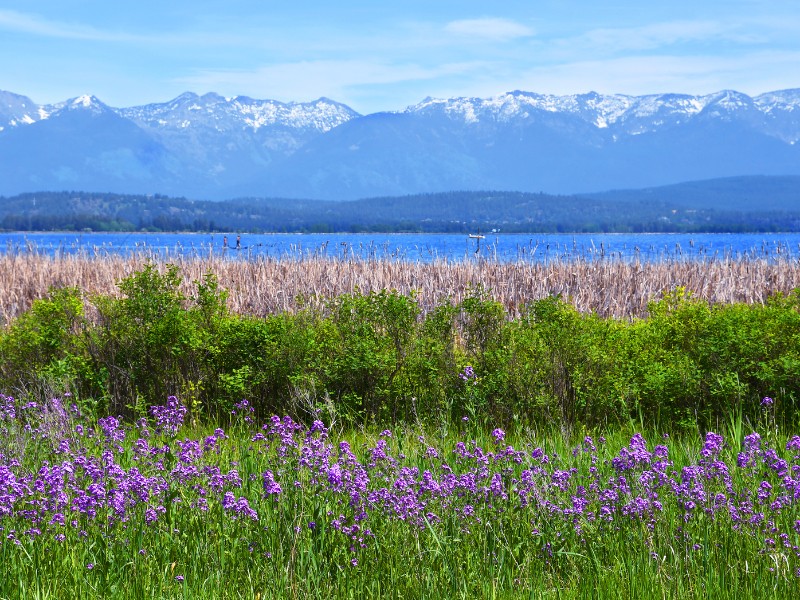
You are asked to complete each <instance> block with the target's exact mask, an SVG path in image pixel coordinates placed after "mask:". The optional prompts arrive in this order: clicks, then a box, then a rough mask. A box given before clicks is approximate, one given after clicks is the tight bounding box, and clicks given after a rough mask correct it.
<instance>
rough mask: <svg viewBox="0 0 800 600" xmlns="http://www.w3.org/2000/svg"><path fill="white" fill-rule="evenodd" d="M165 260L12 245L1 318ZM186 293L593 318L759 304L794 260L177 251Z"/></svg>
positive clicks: (1, 289) (104, 287)
mask: <svg viewBox="0 0 800 600" xmlns="http://www.w3.org/2000/svg"><path fill="white" fill-rule="evenodd" d="M149 262H151V263H156V264H160V265H161V266H164V265H165V264H166V261H165V260H164V259H158V258H155V257H151V256H144V255H134V256H115V255H105V256H90V255H86V254H83V255H62V256H55V257H52V256H45V255H42V254H37V253H12V254H5V255H2V256H0V298H2V301H1V302H0V323H2V324H6V323H8V322H9V321H10V320H11V319H13V318H14V317H16V316H17V315H19V314H20V313H21V312H23V311H25V310H26V309H28V308H29V307H30V305H31V303H32V302H33V300H35V299H37V298H41V297H43V296H45V295H46V293H47V291H48V289H49V288H50V287H51V286H55V287H62V286H74V287H78V288H79V289H81V290H83V291H84V292H85V293H87V294H88V295H92V294H116V293H118V289H117V283H118V282H119V281H120V280H121V279H122V278H124V277H126V276H128V275H130V274H132V273H133V272H135V271H137V270H139V269H141V268H142V267H143V266H144V265H145V264H147V263H149ZM169 262H170V263H172V264H176V265H178V266H179V267H180V269H181V272H182V274H183V277H184V284H183V285H184V286H185V291H186V292H187V293H188V292H189V291H190V289H191V286H192V282H193V281H194V280H199V279H201V278H202V277H203V275H204V274H206V273H214V274H215V275H216V276H217V278H218V279H219V282H220V285H221V286H223V287H224V288H226V289H228V290H229V300H228V302H229V307H230V309H231V310H232V311H233V312H236V313H240V314H251V315H265V314H270V313H275V312H278V311H293V310H296V309H297V307H298V306H299V302H300V300H301V299H302V302H304V303H305V304H306V305H308V304H309V303H311V304H314V303H319V302H322V300H324V299H325V298H330V297H333V296H336V295H339V294H343V293H351V292H353V291H355V290H360V291H362V292H370V291H373V290H374V291H378V290H381V289H396V290H398V291H399V292H401V293H411V292H412V291H414V292H416V294H417V298H418V300H419V302H420V305H421V307H422V308H423V310H427V309H430V308H431V307H433V306H435V305H436V304H437V303H440V302H442V301H443V300H446V299H451V300H452V301H455V302H457V301H459V300H461V299H462V298H463V297H464V295H465V294H466V293H468V290H469V289H470V288H474V287H476V286H479V285H481V286H483V287H484V288H486V289H487V290H489V291H490V293H491V295H492V296H493V297H495V298H496V299H497V300H499V301H501V302H502V303H503V304H504V305H505V306H506V308H507V309H508V311H509V314H511V315H516V314H518V313H519V310H520V308H521V307H522V306H523V305H524V304H525V303H527V302H530V301H532V300H536V299H540V298H543V297H547V296H551V295H560V296H561V297H562V298H564V299H566V300H568V301H569V302H571V303H572V304H573V305H574V306H575V307H576V308H577V309H578V310H580V311H595V312H597V313H598V314H599V315H602V316H614V317H619V318H631V317H638V316H644V315H646V313H647V303H648V302H649V301H650V300H653V299H658V298H660V297H661V296H662V294H663V293H664V292H665V291H671V290H673V289H675V288H676V287H677V286H683V287H685V288H686V289H687V290H689V291H691V292H692V293H693V294H694V295H695V297H697V298H701V299H704V300H707V301H709V302H711V303H731V302H746V303H763V302H764V301H765V300H766V299H767V298H768V297H769V295H771V294H773V293H775V292H784V293H786V292H790V291H791V290H793V289H795V288H798V287H800V261H798V260H796V259H789V258H786V259H777V260H776V259H775V258H770V259H760V258H746V259H733V258H714V259H709V260H705V261H681V260H666V261H662V262H658V263H646V262H625V261H621V260H613V259H607V260H595V261H589V260H571V261H551V262H549V263H547V264H543V263H535V262H523V261H516V262H495V261H464V262H452V261H451V262H448V261H446V260H441V261H436V262H431V263H423V262H400V261H392V260H380V259H376V260H354V259H343V258H321V257H312V258H302V259H300V258H298V259H275V258H259V259H253V260H231V259H225V258H221V257H214V256H208V257H205V258H204V257H198V256H195V257H189V258H186V257H180V256H175V257H173V258H170V259H169Z"/></svg>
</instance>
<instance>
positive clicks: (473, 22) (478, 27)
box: [444, 18, 535, 41]
mask: <svg viewBox="0 0 800 600" xmlns="http://www.w3.org/2000/svg"><path fill="white" fill-rule="evenodd" d="M444 30H445V31H446V32H447V33H450V34H455V35H459V36H467V37H471V38H481V39H485V40H493V41H508V40H515V39H518V38H525V37H530V36H532V35H534V33H535V32H534V30H533V29H531V28H530V27H527V26H525V25H522V24H521V23H517V22H515V21H511V20H509V19H501V18H484V19H464V20H460V21H451V22H449V23H447V24H446V25H445V27H444Z"/></svg>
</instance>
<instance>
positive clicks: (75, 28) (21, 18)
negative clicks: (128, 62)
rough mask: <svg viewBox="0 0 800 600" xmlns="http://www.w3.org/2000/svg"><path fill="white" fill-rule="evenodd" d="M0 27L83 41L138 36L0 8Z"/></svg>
mask: <svg viewBox="0 0 800 600" xmlns="http://www.w3.org/2000/svg"><path fill="white" fill-rule="evenodd" d="M0 29H5V30H7V31H12V32H18V33H28V34H33V35H37V36H42V37H50V38H63V39H71V40H84V41H104V42H109V41H114V42H117V41H133V40H141V37H140V36H135V35H130V34H127V33H124V32H119V31H114V32H109V31H102V30H99V29H95V28H93V27H89V26H87V25H83V24H80V23H62V22H58V21H51V20H48V19H45V18H42V17H40V16H38V15H33V14H27V13H21V12H17V11H13V10H0Z"/></svg>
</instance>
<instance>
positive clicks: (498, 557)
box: [0, 369, 800, 598]
mask: <svg viewBox="0 0 800 600" xmlns="http://www.w3.org/2000/svg"><path fill="white" fill-rule="evenodd" d="M462 375H463V377H462V379H464V380H465V381H469V380H470V379H471V378H472V377H474V373H473V372H471V369H470V370H469V371H468V370H467V369H465V370H464V372H463V373H462ZM761 410H762V418H761V420H760V422H759V423H757V429H758V432H752V433H748V434H745V432H746V431H747V430H746V429H744V423H742V422H741V421H740V422H738V423H737V422H733V421H732V422H731V424H730V427H728V430H726V431H725V432H724V436H723V435H721V434H718V433H714V432H708V433H706V434H705V435H704V436H698V435H697V434H696V433H695V434H688V433H684V434H682V435H680V436H678V437H676V438H675V439H673V438H671V437H670V436H668V435H666V434H664V433H663V432H657V431H649V432H641V431H635V430H634V429H631V428H626V427H624V426H616V427H615V428H614V429H613V430H611V431H608V432H605V437H604V436H603V435H602V432H599V431H586V430H584V431H580V429H579V428H575V429H573V433H572V434H567V435H565V434H564V433H563V432H560V431H557V430H553V429H542V430H537V429H536V427H535V424H533V423H531V424H529V425H525V426H523V425H518V426H517V427H515V429H514V430H509V431H508V432H506V431H504V430H503V429H500V428H492V427H484V426H483V425H478V424H476V423H473V422H472V421H471V420H470V419H469V418H468V417H464V418H463V419H462V421H461V422H460V424H459V426H455V425H451V426H444V425H443V426H441V427H434V426H431V425H426V426H424V427H423V426H421V425H413V424H407V425H403V426H398V427H395V429H394V430H388V429H387V430H383V431H379V430H375V431H374V432H371V431H369V430H363V429H362V430H359V429H348V430H337V429H335V428H329V426H326V424H325V423H323V422H321V421H320V420H317V419H315V418H314V416H313V415H312V416H311V417H310V418H309V420H308V422H307V423H306V424H303V423H300V422H297V421H295V420H293V419H292V418H290V417H278V416H274V417H272V418H269V419H266V420H265V422H260V421H258V420H257V419H256V416H255V413H254V412H253V408H252V406H251V405H250V404H249V403H248V402H247V401H241V402H239V403H237V404H236V405H235V407H234V408H233V411H232V414H231V415H230V419H229V421H228V422H226V423H225V425H226V427H225V430H223V429H222V428H214V429H211V428H210V427H209V426H205V425H203V424H202V423H196V422H193V420H192V418H191V417H192V415H191V411H190V410H188V409H187V407H186V406H184V405H183V404H182V403H181V401H180V400H179V399H177V398H175V397H169V398H167V399H166V402H165V404H163V405H157V406H151V407H149V408H148V409H147V410H146V411H145V413H144V414H142V416H141V417H140V418H139V419H138V420H127V421H126V420H123V419H122V418H118V417H115V416H106V417H104V418H100V419H97V420H94V419H93V418H91V417H90V416H89V415H88V414H86V415H85V414H83V413H82V410H81V408H80V407H79V406H78V403H77V402H76V401H75V400H74V399H73V398H72V397H70V396H69V395H68V394H64V395H62V396H60V397H55V398H50V399H49V400H47V401H43V402H32V401H29V400H15V399H14V398H12V397H9V396H4V395H3V396H0V534H1V536H2V537H1V538H0V560H1V561H2V565H3V576H2V577H0V598H68V597H69V598H90V597H91V598H103V597H109V598H111V597H113V598H118V597H119V598H173V597H174V598H190V597H196V598H305V597H320V598H332V597H358V598H364V597H381V598H385V597H397V598H401V597H402V598H421V597H447V598H459V597H463V598H491V597H504V598H505V597H514V598H515V597H554V598H555V597H558V598H562V597H565V598H582V597H610V598H619V597H628V598H647V597H659V598H662V597H698V596H700V597H759V598H765V597H776V598H788V597H792V596H793V594H794V593H796V592H797V590H798V589H800V511H798V506H799V505H800V436H797V435H792V436H790V435H786V434H783V433H781V432H780V431H779V430H778V428H776V427H775V420H774V405H773V404H772V400H771V399H770V398H765V399H764V400H763V401H762V406H761Z"/></svg>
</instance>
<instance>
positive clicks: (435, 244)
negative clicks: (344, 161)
mask: <svg viewBox="0 0 800 600" xmlns="http://www.w3.org/2000/svg"><path fill="white" fill-rule="evenodd" d="M226 242H227V245H226ZM0 252H2V253H6V254H8V253H27V252H37V253H43V254H47V255H57V254H78V253H85V254H88V255H98V256H101V255H110V254H121V255H130V254H143V255H151V256H158V257H161V258H169V257H175V256H203V257H207V256H209V255H213V256H224V257H226V258H230V259H232V260H247V259H259V258H271V259H282V260H298V259H302V258H310V257H324V258H342V259H344V258H348V259H359V260H371V259H388V260H408V261H421V262H430V261H434V260H448V261H463V260H477V259H490V260H498V261H518V260H522V261H537V262H547V261H553V260H579V259H580V260H601V259H602V260H609V259H611V260H640V261H643V262H644V261H648V262H657V261H662V260H713V259H719V258H726V257H731V258H761V257H765V258H769V259H775V260H779V259H790V260H800V233H774V234H773V233H770V234H765V233H751V234H719V233H718V234H660V233H659V234H655V233H653V234H503V233H492V234H487V235H486V236H485V237H484V238H482V239H475V238H472V237H469V236H467V235H461V234H376V233H370V234H242V235H241V237H240V239H239V240H238V247H237V234H235V233H230V234H227V235H225V234H220V233H215V234H210V233H22V232H20V233H0Z"/></svg>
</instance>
